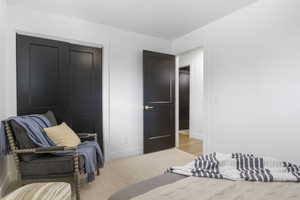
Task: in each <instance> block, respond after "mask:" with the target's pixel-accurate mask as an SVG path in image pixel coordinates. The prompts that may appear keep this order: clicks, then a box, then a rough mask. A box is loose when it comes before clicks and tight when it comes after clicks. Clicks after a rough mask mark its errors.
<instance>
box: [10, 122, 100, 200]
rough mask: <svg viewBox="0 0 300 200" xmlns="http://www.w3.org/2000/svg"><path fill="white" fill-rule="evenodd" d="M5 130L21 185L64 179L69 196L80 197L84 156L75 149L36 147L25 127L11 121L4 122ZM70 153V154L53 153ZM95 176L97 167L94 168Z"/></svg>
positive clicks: (87, 137) (90, 137)
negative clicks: (69, 188) (69, 187)
mask: <svg viewBox="0 0 300 200" xmlns="http://www.w3.org/2000/svg"><path fill="white" fill-rule="evenodd" d="M4 126H5V132H6V135H7V138H8V142H9V147H10V151H11V153H12V154H13V157H14V160H15V163H16V166H17V170H18V175H19V177H20V180H21V183H22V185H24V184H28V183H34V182H68V183H70V184H71V188H72V197H73V198H74V197H76V199H77V200H80V191H79V189H80V179H79V178H80V174H84V171H85V170H84V157H83V156H79V155H78V154H77V152H76V148H70V147H60V146H54V147H49V148H39V147H37V146H36V145H35V144H34V143H33V142H32V141H31V139H30V138H29V137H28V136H27V134H26V130H25V129H24V128H23V127H22V126H20V125H19V124H18V123H17V122H15V121H14V120H10V121H5V122H4ZM78 136H79V137H80V138H81V139H82V140H96V139H97V138H96V134H90V133H88V134H78ZM60 152H73V154H72V156H57V155H54V153H60ZM97 175H99V170H97ZM75 194H76V195H75Z"/></svg>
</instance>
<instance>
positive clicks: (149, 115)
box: [143, 51, 175, 153]
mask: <svg viewBox="0 0 300 200" xmlns="http://www.w3.org/2000/svg"><path fill="white" fill-rule="evenodd" d="M143 63H144V108H145V109H144V153H150V152H154V151H159V150H164V149H168V148H172V147H174V146H175V114H174V111H175V106H174V105H175V102H174V98H175V95H174V92H175V88H174V85H175V56H173V55H168V54H161V53H156V52H151V51H144V52H143Z"/></svg>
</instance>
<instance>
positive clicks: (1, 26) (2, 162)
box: [0, 0, 7, 196]
mask: <svg viewBox="0 0 300 200" xmlns="http://www.w3.org/2000/svg"><path fill="white" fill-rule="evenodd" d="M6 36H7V5H6V1H5V0H0V119H3V118H4V117H5V116H6V113H5V98H4V94H5V66H6ZM6 175H7V171H6V159H2V158H1V159H0V196H1V194H2V192H3V190H5V188H4V187H5V185H4V183H5V180H6V178H7V176H6Z"/></svg>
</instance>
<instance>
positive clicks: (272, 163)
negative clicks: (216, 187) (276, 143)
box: [168, 153, 300, 182]
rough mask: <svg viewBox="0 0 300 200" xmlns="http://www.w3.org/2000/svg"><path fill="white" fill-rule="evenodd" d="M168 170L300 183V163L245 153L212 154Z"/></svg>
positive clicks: (211, 175) (221, 176)
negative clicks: (299, 164) (298, 164)
mask: <svg viewBox="0 0 300 200" xmlns="http://www.w3.org/2000/svg"><path fill="white" fill-rule="evenodd" d="M168 171H169V172H172V173H176V174H181V175H186V176H196V177H208V178H217V179H229V180H235V181H259V182H274V181H288V182H300V166H297V165H295V164H292V163H289V162H283V161H280V160H277V159H274V158H269V157H261V156H256V155H253V154H242V153H233V154H222V153H211V154H208V155H204V156H199V157H198V158H196V159H195V160H194V161H192V162H190V163H188V164H187V165H185V166H182V167H172V168H170V169H169V170H168Z"/></svg>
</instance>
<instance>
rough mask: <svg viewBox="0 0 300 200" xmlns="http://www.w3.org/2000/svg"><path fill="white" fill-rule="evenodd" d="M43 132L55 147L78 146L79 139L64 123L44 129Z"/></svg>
mask: <svg viewBox="0 0 300 200" xmlns="http://www.w3.org/2000/svg"><path fill="white" fill-rule="evenodd" d="M44 131H45V132H46V134H47V136H48V137H49V138H50V139H51V140H52V141H53V142H54V143H55V144H56V145H57V146H66V147H75V146H78V145H79V144H80V139H79V137H78V136H77V135H76V133H75V132H74V131H73V130H72V129H71V128H70V127H69V126H68V125H67V124H66V123H62V124H60V125H58V126H52V127H49V128H44Z"/></svg>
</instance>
